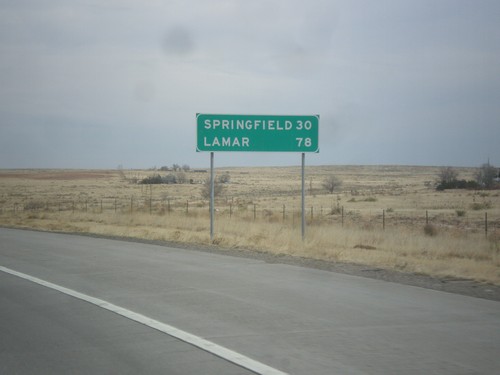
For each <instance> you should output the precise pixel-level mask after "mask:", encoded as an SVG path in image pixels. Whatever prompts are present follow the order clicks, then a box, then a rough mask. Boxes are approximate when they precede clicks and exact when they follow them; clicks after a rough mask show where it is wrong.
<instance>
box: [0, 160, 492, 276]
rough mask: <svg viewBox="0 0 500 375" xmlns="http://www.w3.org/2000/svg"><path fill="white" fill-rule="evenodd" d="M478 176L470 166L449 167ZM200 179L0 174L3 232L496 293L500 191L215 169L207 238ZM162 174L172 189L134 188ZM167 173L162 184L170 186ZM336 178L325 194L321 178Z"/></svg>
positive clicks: (372, 174)
mask: <svg viewBox="0 0 500 375" xmlns="http://www.w3.org/2000/svg"><path fill="white" fill-rule="evenodd" d="M455 169H456V171H457V172H458V174H459V178H460V179H467V180H469V179H474V176H475V174H476V172H477V169H476V168H455ZM208 172H209V171H208V170H188V171H184V172H181V171H165V172H163V171H152V170H0V225H1V226H4V227H21V228H33V229H41V230H51V231H62V232H71V233H75V232H77V233H92V234H100V235H113V236H122V237H133V238H142V239H150V240H160V241H175V242H179V243H180V242H182V243H186V244H203V245H211V246H217V247H218V248H220V249H241V250H245V249H248V250H258V251H262V252H269V253H272V254H283V255H290V256H295V257H304V258H312V259H320V260H327V261H333V262H344V263H357V264H363V265H369V266H373V267H379V268H384V269H394V270H398V271H401V272H407V273H416V274H425V275H431V276H436V277H441V278H459V279H462V278H463V279H470V280H475V281H479V282H487V283H492V284H496V285H500V190H446V191H436V189H435V186H436V181H437V178H438V174H439V172H440V167H421V166H308V167H306V176H305V196H306V203H305V205H306V210H305V216H306V222H307V225H306V233H305V238H304V240H303V239H302V237H301V171H300V167H266V168H257V167H255V168H249V167H241V168H239V167H238V168H236V167H235V168H218V169H217V170H216V177H217V178H220V177H221V176H223V177H224V180H226V181H227V182H226V183H223V184H221V185H222V186H223V190H222V192H221V194H220V195H219V196H218V197H217V198H216V202H215V210H216V215H215V236H214V239H213V241H210V233H209V227H210V222H209V202H208V201H207V199H206V198H203V196H202V190H203V183H204V181H205V180H206V179H207V178H208V177H209V173H208ZM156 174H160V175H161V176H163V177H165V176H166V175H172V176H174V177H175V178H176V179H177V182H182V183H175V184H153V185H148V184H141V183H139V182H140V181H141V180H143V179H144V178H147V177H151V176H154V175H156ZM172 176H170V177H172ZM330 176H335V177H337V178H338V179H340V180H341V181H342V184H341V186H340V187H338V188H337V189H336V190H335V191H334V192H333V193H330V192H328V191H327V190H326V189H325V188H324V186H323V185H324V181H325V179H326V178H328V177H330Z"/></svg>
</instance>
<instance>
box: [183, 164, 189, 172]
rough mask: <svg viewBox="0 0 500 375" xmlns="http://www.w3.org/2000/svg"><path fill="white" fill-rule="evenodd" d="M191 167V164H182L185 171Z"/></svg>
mask: <svg viewBox="0 0 500 375" xmlns="http://www.w3.org/2000/svg"><path fill="white" fill-rule="evenodd" d="M190 169H191V167H190V166H189V165H187V164H184V165H183V166H182V170H183V171H184V172H187V171H189V170H190Z"/></svg>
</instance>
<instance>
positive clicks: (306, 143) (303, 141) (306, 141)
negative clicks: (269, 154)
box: [295, 138, 312, 147]
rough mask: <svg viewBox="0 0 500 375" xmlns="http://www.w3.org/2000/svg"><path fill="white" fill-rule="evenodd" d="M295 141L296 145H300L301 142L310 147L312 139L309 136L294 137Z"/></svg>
mask: <svg viewBox="0 0 500 375" xmlns="http://www.w3.org/2000/svg"><path fill="white" fill-rule="evenodd" d="M295 140H296V141H297V146H298V147H301V146H302V144H304V146H305V147H311V146H312V140H311V138H295Z"/></svg>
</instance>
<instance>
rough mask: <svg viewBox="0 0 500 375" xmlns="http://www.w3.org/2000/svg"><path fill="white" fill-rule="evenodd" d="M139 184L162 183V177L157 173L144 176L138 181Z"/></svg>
mask: <svg viewBox="0 0 500 375" xmlns="http://www.w3.org/2000/svg"><path fill="white" fill-rule="evenodd" d="M139 183H140V184H147V185H151V184H161V183H162V178H161V176H160V175H159V174H155V175H153V176H149V177H146V178H144V179H142V180H141V181H140V182H139Z"/></svg>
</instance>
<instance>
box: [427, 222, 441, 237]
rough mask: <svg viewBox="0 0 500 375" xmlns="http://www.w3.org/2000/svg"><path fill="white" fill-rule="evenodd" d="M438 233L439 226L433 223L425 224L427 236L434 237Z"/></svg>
mask: <svg viewBox="0 0 500 375" xmlns="http://www.w3.org/2000/svg"><path fill="white" fill-rule="evenodd" d="M437 233H438V231H437V228H436V227H435V226H434V225H432V224H425V225H424V234H425V235H426V236H430V237H434V236H436V235H437Z"/></svg>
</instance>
